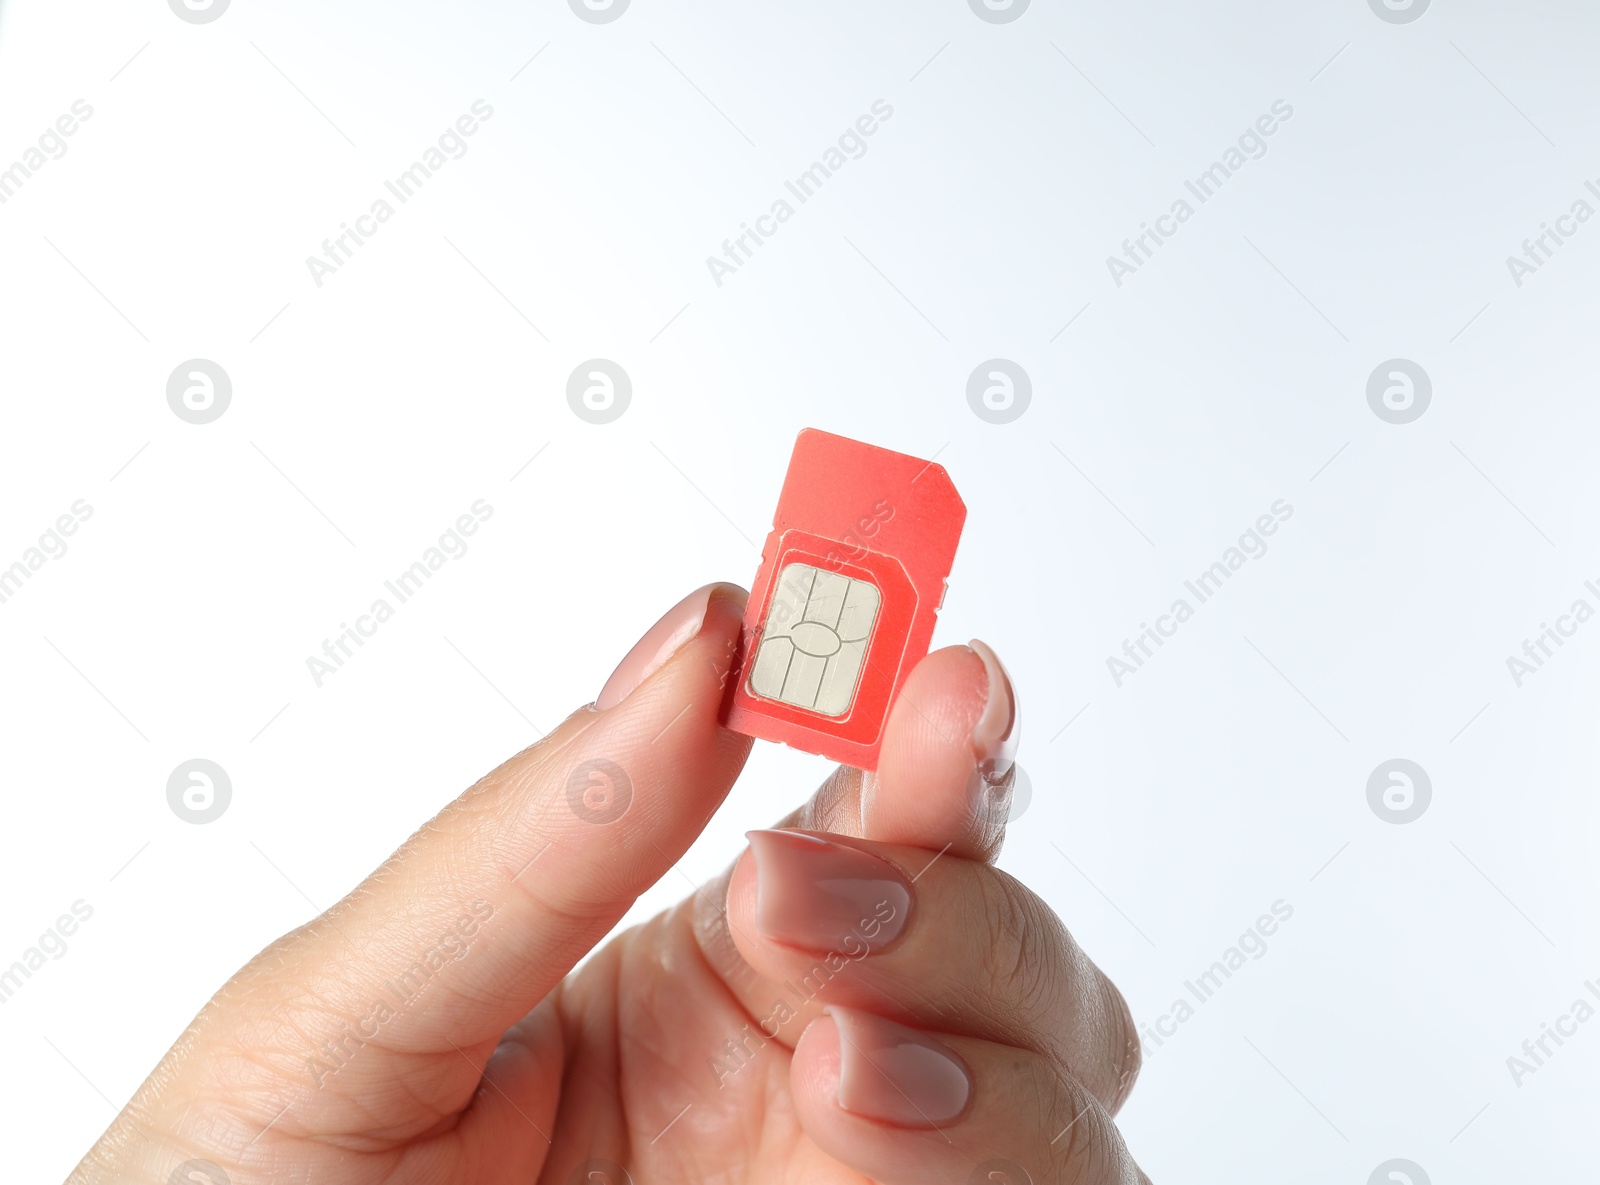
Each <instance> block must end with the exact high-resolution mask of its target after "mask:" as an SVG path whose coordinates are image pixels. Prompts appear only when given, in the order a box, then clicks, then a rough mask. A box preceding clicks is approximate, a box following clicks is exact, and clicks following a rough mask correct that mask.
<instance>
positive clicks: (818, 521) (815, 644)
mask: <svg viewBox="0 0 1600 1185" xmlns="http://www.w3.org/2000/svg"><path fill="white" fill-rule="evenodd" d="M966 517H967V508H966V506H965V504H964V503H963V502H962V501H961V497H960V495H959V494H957V493H956V490H955V486H954V485H952V484H951V482H950V475H949V474H947V473H946V472H945V471H944V468H943V467H942V466H940V465H936V464H934V463H933V462H932V461H922V460H919V459H918V458H916V457H908V456H906V455H905V454H904V453H896V452H891V451H889V450H888V449H882V448H876V447H874V446H873V445H870V444H863V443H861V442H860V441H858V440H849V439H847V438H845V437H843V436H834V435H832V434H831V433H828V432H820V431H818V430H817V429H815V428H807V429H805V430H804V431H803V432H801V433H800V436H799V439H797V440H796V441H795V445H794V454H793V455H792V456H791V457H790V458H789V472H788V474H787V475H786V476H785V477H784V480H783V493H782V494H781V495H780V496H779V498H778V509H777V513H776V514H774V515H773V518H772V532H771V534H769V535H768V536H767V542H766V546H765V548H764V549H763V550H762V553H761V567H760V569H759V570H758V571H757V572H756V578H755V582H754V584H753V585H752V586H751V589H750V601H749V603H748V604H747V605H746V607H745V617H744V628H743V630H742V633H741V639H740V647H739V654H738V657H737V660H736V662H735V664H734V670H733V674H732V678H731V679H730V680H729V686H728V689H727V694H726V698H725V699H724V701H723V707H722V723H723V724H725V725H726V726H727V727H728V728H731V729H732V730H733V731H735V732H740V733H743V734H745V735H746V736H752V737H757V738H759V739H761V740H768V741H781V742H783V743H784V744H786V745H789V746H791V747H793V748H796V749H803V750H805V751H806V752H808V753H819V754H821V755H822V756H824V757H827V758H830V759H831V760H834V761H841V762H844V763H846V764H849V765H855V766H859V767H860V768H862V769H876V768H877V765H878V750H879V748H880V747H881V745H882V743H883V730H884V725H885V723H886V722H887V721H888V718H889V707H890V705H891V704H893V703H894V700H895V697H896V696H897V695H898V694H899V692H900V688H901V687H902V686H903V685H904V684H905V681H906V678H907V676H909V675H910V674H911V668H912V667H914V666H915V665H916V664H917V662H918V661H919V660H920V659H921V658H922V657H923V656H924V655H925V654H927V653H928V643H929V641H930V640H931V639H932V637H933V625H934V618H935V616H936V615H937V613H938V611H939V606H940V604H941V603H942V602H943V601H944V590H945V581H946V579H947V577H948V576H949V575H950V565H951V564H952V563H953V562H954V560H955V554H956V543H957V542H958V541H959V540H960V538H961V526H962V523H964V522H965V521H966Z"/></svg>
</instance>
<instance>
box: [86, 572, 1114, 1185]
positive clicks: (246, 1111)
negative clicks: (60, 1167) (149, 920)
mask: <svg viewBox="0 0 1600 1185" xmlns="http://www.w3.org/2000/svg"><path fill="white" fill-rule="evenodd" d="M742 607H743V594H742V593H741V592H740V591H739V590H738V589H736V588H734V587H732V586H728V585H715V586H711V587H709V588H705V589H701V590H700V591H698V592H696V593H693V594H691V595H690V596H689V597H688V598H686V599H685V600H684V601H683V602H681V603H680V604H679V605H678V606H676V607H675V608H674V609H673V610H672V611H671V612H669V613H668V614H667V616H666V617H664V618H662V620H661V621H660V622H659V623H657V625H656V626H654V627H653V628H652V629H651V630H650V632H649V633H647V634H646V635H645V637H644V638H643V639H641V641H640V642H639V644H638V645H637V646H636V647H635V648H634V650H633V652H632V653H630V654H629V656H628V657H627V658H626V659H624V660H623V663H622V665H621V666H619V667H618V668H617V671H616V673H615V674H614V675H613V676H612V677H611V679H610V681H608V682H607V684H606V686H605V688H604V689H603V690H602V691H601V693H600V697H599V699H598V700H597V702H596V703H595V704H593V705H591V706H589V707H586V708H583V709H580V710H579V711H577V712H575V713H574V714H573V715H572V716H570V717H569V718H568V719H567V720H566V721H564V722H563V723H562V724H561V726H560V727H559V728H557V729H556V730H555V731H554V732H552V733H551V734H550V735H549V736H547V737H546V738H544V740H542V741H540V742H539V743H538V744H536V745H533V746H532V747H530V748H528V749H526V750H524V751H523V752H522V753H519V754H518V755H517V756H515V757H513V758H512V759H511V760H510V761H508V762H506V763H505V764H504V765H502V766H501V767H500V768H499V769H497V770H495V771H494V772H493V773H491V774H489V775H488V776H487V777H485V778H484V779H483V780H482V781H480V782H479V783H478V784H477V785H475V786H473V787H472V788H470V789H469V790H468V791H467V792H466V793H465V794H463V795H462V796H461V797H460V798H459V799H457V800H456V801H455V802H453V803H452V804H451V805H450V806H448V807H447V808H445V810H444V811H443V812H442V813H441V814H440V815H439V816H438V817H437V818H435V819H434V820H433V821H432V822H430V823H428V824H427V825H426V826H424V827H423V828H422V829H421V830H420V831H418V832H417V834H416V835H414V836H413V837H412V838H411V839H410V840H409V841H408V842H407V843H406V844H405V846H404V847H402V848H401V849H400V850H399V851H398V852H396V853H395V854H394V855H393V856H392V857H391V858H390V859H389V860H388V861H387V862H386V863H385V864H384V865H383V866H382V867H381V868H379V869H378V870H377V871H376V872H374V873H373V874H372V875H371V876H370V877H368V878H367V880H366V881H365V882H364V883H363V884H361V885H360V886H359V887H358V888H357V889H356V890H355V891H354V892H352V893H351V894H350V895H349V896H348V897H346V898H345V899H344V900H343V901H341V902H339V904H338V905H336V906H334V907H333V908H332V909H331V910H329V911H328V912H327V913H326V914H324V915H323V916H321V917H319V918H317V919H315V920H314V921H312V922H310V923H309V924H307V925H305V926H303V927H301V928H300V929H298V930H296V931H294V932H293V933H291V934H288V935H287V936H285V937H284V938H282V939H280V940H278V941H277V942H275V943H273V944H272V945H271V946H270V947H268V948H267V949H266V950H264V951H262V952H261V954H259V955H258V956H256V958H255V959H253V960H252V961H251V962H250V963H249V964H248V965H247V966H246V967H244V968H243V969H242V970H241V971H239V972H238V974H236V975H235V976H234V977H233V978H232V979H231V980H230V981H229V982H228V983H227V985H226V986H224V987H223V988H222V990H221V991H219V992H218V993H217V995H216V996H215V998H214V999H213V1000H212V1001H211V1002H210V1003H209V1004H208V1005H207V1006H206V1007H205V1009H204V1010H203V1011H202V1012H201V1013H200V1015H199V1016H198V1017H196V1018H195V1020H194V1022H193V1023H192V1024H191V1025H190V1026H189V1029H188V1031H187V1032H185V1033H184V1034H183V1036H182V1037H181V1038H179V1040H178V1042H177V1044H175V1045H174V1046H173V1047H172V1049H171V1051H170V1052H169V1053H168V1054H167V1055H166V1057H165V1058H164V1059H163V1060H162V1062H161V1064H160V1065H159V1066H158V1067H157V1068H156V1070H155V1072H154V1073H153V1074H152V1075H151V1076H150V1078H149V1080H148V1081H147V1082H146V1083H145V1084H144V1085H143V1087H141V1088H140V1090H139V1092H138V1094H137V1095H135V1097H134V1099H133V1101H132V1102H130V1103H129V1104H128V1106H127V1108H126V1109H125V1110H124V1111H123V1112H122V1114H121V1115H119V1116H118V1117H117V1119H116V1120H115V1122H113V1123H112V1125H111V1127H110V1129H109V1130H107V1132H106V1133H105V1135H104V1136H103V1137H101V1139H100V1141H99V1142H98V1143H97V1144H96V1145H95V1146H94V1148H93V1149H92V1150H91V1151H90V1153H89V1155H88V1156H87V1157H86V1158H85V1159H84V1161H83V1163H82V1164H80V1165H79V1166H78V1168H77V1170H76V1171H75V1172H74V1174H73V1176H72V1181H74V1182H85V1183H87V1182H107V1183H110V1182H118V1183H127V1182H150V1183H152V1185H154V1183H166V1182H169V1181H179V1182H198V1183H201V1185H206V1183H211V1185H219V1183H221V1182H230V1183H231V1185H255V1183H257V1182H263V1183H264V1182H310V1183H315V1182H323V1181H328V1182H341V1183H349V1185H365V1183H369V1182H371V1183H378V1182H385V1183H388V1182H395V1183H399V1182H418V1183H428V1185H434V1183H441V1182H506V1183H508V1185H509V1183H515V1185H528V1183H530V1182H541V1183H547V1185H569V1183H573V1185H576V1183H579V1182H582V1183H584V1185H622V1183H623V1182H625V1181H628V1180H630V1179H631V1180H632V1181H633V1182H635V1183H636V1185H658V1183H660V1185H667V1183H678V1182H694V1183H696V1185H698V1183H701V1182H728V1183H730V1185H732V1183H746V1185H767V1183H776V1182H784V1183H791V1182H792V1183H795V1185H800V1183H805V1185H835V1183H837V1185H845V1183H859V1182H862V1181H864V1180H871V1181H878V1182H883V1183H885V1185H928V1183H934V1182H952V1183H955V1185H966V1183H967V1182H984V1183H992V1185H1022V1183H1024V1182H1030V1181H1031V1182H1033V1183H1035V1185H1042V1183H1044V1182H1095V1183H1099V1182H1138V1181H1142V1180H1144V1178H1143V1175H1142V1174H1141V1173H1140V1172H1139V1170H1138V1169H1137V1168H1136V1167H1135V1166H1134V1163H1133V1161H1132V1159H1131V1158H1130V1157H1129V1155H1128V1152H1127V1150H1126V1149H1125V1148H1124V1146H1123V1143H1122V1140H1121V1137H1120V1136H1119V1135H1118V1134H1117V1131H1116V1128H1115V1127H1114V1126H1113V1124H1112V1121H1111V1118H1110V1117H1111V1115H1112V1114H1113V1113H1115V1111H1116V1109H1117V1107H1118V1106H1119V1105H1120V1104H1121V1103H1122V1101H1123V1099H1124V1098H1125V1097H1126V1095H1127V1092H1128V1090H1129V1088H1130V1087H1131V1085H1132V1083H1133V1078H1134V1075H1135V1072H1136V1070H1137V1068H1138V1061H1139V1054H1138V1041H1137V1039H1136V1037H1135V1035H1134V1031H1133V1026H1132V1024H1131V1022H1130V1020H1129V1017H1128V1013H1127V1009H1126V1007H1125V1005H1124V1004H1123V1001H1122V998H1121V996H1120V995H1119V994H1118V992H1117V990H1116V988H1115V987H1113V986H1112V984H1111V983H1110V981H1109V980H1107V979H1106V977H1105V976H1104V975H1103V974H1101V972H1100V971H1099V970H1098V969H1097V968H1096V967H1095V966H1094V965H1093V964H1092V963H1091V962H1090V961H1089V960H1088V958H1087V957H1086V956H1085V955H1084V954H1083V952H1082V951H1081V950H1079V949H1078V947H1077V946H1076V944H1074V942H1073V941H1072V938H1071V937H1070V936H1069V935H1068V934H1067V932H1066V930H1065V929H1064V928H1063V927H1062V925H1061V923H1060V922H1059V921H1058V920H1057V919H1056V917H1055V915H1054V914H1052V913H1051V911H1050V909H1049V907H1048V906H1046V905H1045V904H1044V902H1043V901H1041V900H1040V899H1039V898H1038V897H1036V896H1034V895H1033V894H1032V893H1031V892H1029V891H1028V890H1027V889H1025V888H1023V887H1022V885H1020V884H1019V883H1018V882H1016V881H1015V880H1013V879H1012V878H1011V877H1009V876H1007V875H1006V874H1005V873H1003V872H999V871H997V870H996V869H995V868H993V867H992V866H991V861H992V860H993V858H994V855H995V853H996V851H997V849H998V848H999V845H1000V841H1001V837H1002V830H1003V824H1004V820H1005V813H1006V808H1007V801H1008V799H1009V794H1010V785H1011V780H1012V779H1011V763H1012V756H1013V754H1014V752H1015V748H1016V742H1017V736H1018V722H1017V715H1016V707H1015V703H1014V699H1013V695H1012V692H1011V688H1010V683H1009V680H1007V678H1006V677H1005V675H1004V673H1003V671H1002V669H1001V667H1000V664H999V662H998V660H997V659H995V657H994V655H993V654H992V653H991V652H990V651H989V649H988V648H987V647H985V646H983V645H982V643H974V645H973V646H972V647H971V648H969V647H964V646H958V647H951V648H949V649H946V650H941V651H938V652H937V653H935V654H932V655H929V656H928V658H927V659H925V660H924V661H923V662H922V663H921V664H920V665H919V666H918V667H917V669H916V670H915V671H914V672H913V674H912V675H911V678H910V680H909V681H908V683H907V684H906V687H905V690H904V692H903V693H902V694H901V696H900V697H899V699H898V700H897V701H896V704H895V706H894V710H893V714H892V716H891V718H890V721H889V725H888V732H887V736H886V740H885V743H884V746H883V753H882V760H881V763H880V767H879V769H878V771H877V773H876V774H863V773H861V772H860V771H858V770H855V769H849V768H840V769H838V770H837V771H835V773H834V774H833V776H832V777H830V778H829V779H828V781H827V782H826V783H825V784H824V785H823V786H822V788H821V789H820V790H818V791H817V793H816V794H814V795H813V796H812V797H811V799H810V801H809V802H807V803H806V804H805V805H804V806H803V807H801V808H800V809H799V810H798V811H797V812H796V813H795V814H794V815H792V816H790V817H789V818H788V819H786V820H785V821H784V822H783V824H782V825H781V827H782V828H783V829H782V830H775V831H762V832H755V833H752V836H751V845H750V848H749V849H748V850H746V851H745V852H744V853H743V854H742V855H741V856H740V858H739V859H738V861H737V862H736V863H735V864H734V866H733V868H732V869H731V870H730V871H729V872H728V873H727V874H725V875H724V876H722V877H721V878H719V879H718V880H717V881H715V882H713V883H712V884H710V885H707V886H705V887H703V888H700V889H697V890H695V891H693V892H691V893H690V894H689V895H688V896H687V897H686V898H685V899H684V900H683V901H682V902H681V903H680V904H678V905H677V906H676V907H674V908H673V909H671V910H668V911H667V912H666V913H663V914H661V915H659V916H657V917H656V918H654V919H652V920H651V921H649V922H648V923H646V924H644V925H643V926H640V927H637V928H635V929H633V930H629V931H628V932H626V933H624V934H622V935H620V936H619V937H617V938H616V939H615V940H613V941H612V942H611V943H610V944H608V945H607V946H606V947H605V948H604V949H603V950H601V951H599V952H597V953H596V954H595V955H594V957H593V958H591V959H589V960H588V961H587V962H586V963H585V964H584V965H583V967H582V968H580V969H579V970H577V971H573V967H574V965H575V964H576V963H577V962H578V961H579V960H580V959H582V958H583V957H584V955H586V954H587V953H588V952H589V951H590V949H591V948H592V947H593V946H594V944H595V943H596V942H598V941H600V939H602V938H603V937H604V936H605V935H606V933H607V932H608V931H609V930H610V929H611V928H612V926H614V925H615V924H616V922H617V920H618V919H619V918H621V917H622V916H623V914H624V913H625V912H626V911H627V909H628V907H629V906H630V905H631V904H632V903H633V901H634V900H635V898H636V897H637V896H638V895H639V894H640V893H641V892H643V891H644V890H645V889H646V888H648V887H649V886H650V885H651V884H653V883H654V882H655V881H656V880H657V879H658V878H660V877H661V876H662V875H663V874H664V873H666V872H668V871H669V870H670V869H671V868H672V866H673V864H674V863H675V862H676V861H677V860H678V859H679V857H680V856H682V854H683V853H684V851H685V850H686V849H687V848H688V847H689V845H690V844H691V843H692V842H693V841H694V839H695V837H696V836H697V835H698V834H699V833H700V831H701V829H702V828H703V827H704V826H705V824H706V821H707V820H708V819H709V818H710V817H711V814H712V812H714V811H715V810H716V809H717V806H718V804H719V803H720V802H721V801H722V799H723V796H724V795H725V794H726V793H727V791H728V788H729V787H730V786H731V785H732V784H733V781H734V779H735V778H736V777H737V776H738V773H739V770H740V768H741V767H742V766H743V764H744V761H745V758H746V756H747V754H748V753H749V750H750V741H749V740H748V739H746V738H744V737H741V736H738V735H735V734H734V733H731V732H728V731H726V730H724V729H723V728H721V727H720V726H719V725H718V724H717V709H718V705H719V703H720V701H721V699H722V694H723V686H724V683H725V680H726V679H727V677H728V669H729V660H730V656H731V655H732V653H733V651H734V647H735V643H736V642H737V639H738V635H739V619H740V614H741V612H742Z"/></svg>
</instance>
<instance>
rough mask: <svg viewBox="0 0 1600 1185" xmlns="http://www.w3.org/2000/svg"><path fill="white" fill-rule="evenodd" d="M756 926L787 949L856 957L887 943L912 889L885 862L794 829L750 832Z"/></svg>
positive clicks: (907, 910) (907, 909)
mask: <svg viewBox="0 0 1600 1185" xmlns="http://www.w3.org/2000/svg"><path fill="white" fill-rule="evenodd" d="M748 838H749V840H750V852H751V854H752V855H753V856H754V857H755V862H756V929H758V930H759V931H760V932H761V933H762V935H763V936H764V937H767V938H770V939H772V940H773V941H774V942H781V943H784V944H785V945H787V946H796V947H799V948H801V949H802V950H809V951H817V952H819V953H820V952H838V953H839V954H843V955H848V956H852V957H857V956H860V955H865V954H869V953H875V952H876V951H879V950H881V949H882V948H883V947H885V946H888V945H889V943H891V942H893V941H894V940H895V939H896V938H898V937H899V936H900V932H901V931H902V930H904V929H905V926H906V920H907V918H908V917H909V916H910V914H911V886H910V885H909V884H908V883H907V882H906V880H905V878H904V877H902V876H901V875H900V872H899V870H898V869H896V868H895V867H894V866H893V865H891V864H889V863H888V862H887V861H884V860H880V859H878V857H876V856H873V855H870V854H869V853H867V852H863V851H861V850H860V849H859V848H850V847H846V846H844V845H843V844H837V843H833V842H831V841H829V840H826V839H821V838H819V837H817V836H815V835H806V834H804V833H803V832H799V831H752V832H750V833H749V836H748Z"/></svg>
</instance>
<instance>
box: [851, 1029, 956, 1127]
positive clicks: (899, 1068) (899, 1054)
mask: <svg viewBox="0 0 1600 1185" xmlns="http://www.w3.org/2000/svg"><path fill="white" fill-rule="evenodd" d="M826 1012H827V1014H828V1015H829V1016H831V1017H832V1018H833V1023H834V1024H836V1025H837V1026H838V1027H839V1089H838V1093H837V1095H836V1096H835V1097H836V1098H837V1100H838V1103H839V1106H841V1107H843V1108H844V1109H845V1110H846V1111H849V1112H851V1113H852V1114H855V1115H863V1116H865V1117H866V1118H868V1119H877V1120H880V1121H881V1122H883V1123H893V1124H898V1125H899V1126H901V1127H936V1126H938V1125H939V1124H941V1123H948V1122H950V1121H951V1120H952V1119H954V1118H956V1116H958V1115H960V1114H961V1112H963V1111H965V1110H966V1109H967V1101H968V1100H969V1099H970V1098H971V1097H972V1075H971V1074H969V1073H968V1072H967V1067H966V1066H965V1065H963V1064H962V1062H961V1059H960V1058H958V1057H957V1056H956V1055H955V1053H954V1052H953V1051H952V1050H951V1049H950V1048H949V1047H948V1046H946V1045H945V1044H944V1043H943V1042H940V1041H935V1040H934V1039H933V1038H932V1037H930V1036H929V1035H928V1034H927V1033H923V1032H919V1031H918V1030H916V1029H910V1028H907V1027H906V1026H905V1025H902V1024H896V1023H895V1022H894V1021H892V1020H884V1019H883V1017H881V1016H873V1015H872V1014H871V1013H870V1012H858V1011H856V1010H855V1009H854V1008H840V1007H837V1006H832V1007H829V1008H827V1009H826Z"/></svg>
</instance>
